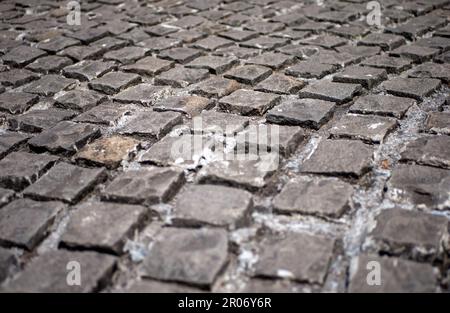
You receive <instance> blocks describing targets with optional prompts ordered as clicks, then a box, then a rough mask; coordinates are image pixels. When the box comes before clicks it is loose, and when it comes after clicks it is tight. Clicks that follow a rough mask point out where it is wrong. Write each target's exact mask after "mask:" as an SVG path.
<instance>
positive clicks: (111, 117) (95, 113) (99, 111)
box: [73, 102, 133, 126]
mask: <svg viewBox="0 0 450 313" xmlns="http://www.w3.org/2000/svg"><path fill="white" fill-rule="evenodd" d="M131 111H133V107H129V106H122V105H118V104H116V103H111V102H106V103H104V104H101V105H98V106H96V107H93V108H92V109H90V110H88V111H86V112H84V113H81V114H80V115H78V116H77V117H76V118H74V119H73V121H74V122H81V123H91V124H100V125H107V126H113V125H114V124H115V123H116V122H117V121H118V120H119V119H120V118H122V117H123V116H124V115H126V114H129V113H130V112H131Z"/></svg>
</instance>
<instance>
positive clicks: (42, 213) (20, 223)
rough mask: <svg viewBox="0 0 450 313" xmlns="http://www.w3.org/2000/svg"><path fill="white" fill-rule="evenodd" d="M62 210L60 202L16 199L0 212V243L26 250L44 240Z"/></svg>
mask: <svg viewBox="0 0 450 313" xmlns="http://www.w3.org/2000/svg"><path fill="white" fill-rule="evenodd" d="M63 208H64V205H63V204H62V203H60V202H55V201H51V202H37V201H32V200H29V199H17V200H15V201H13V202H11V203H9V204H8V205H6V206H5V207H3V208H2V209H1V210H0V226H1V227H0V243H1V244H2V245H6V246H16V247H20V248H25V249H27V250H32V249H34V248H35V247H36V246H37V245H38V244H39V242H41V241H42V239H44V238H45V237H46V236H47V234H48V232H49V227H51V225H52V224H53V222H54V221H55V219H56V217H57V215H58V213H59V212H61V211H62V210H63Z"/></svg>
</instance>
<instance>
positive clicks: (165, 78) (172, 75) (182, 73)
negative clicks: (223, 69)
mask: <svg viewBox="0 0 450 313" xmlns="http://www.w3.org/2000/svg"><path fill="white" fill-rule="evenodd" d="M208 77H209V71H208V70H205V69H193V68H187V67H183V66H176V67H174V68H173V69H171V70H169V71H167V72H164V73H162V74H161V75H159V76H158V77H157V78H156V80H155V83H156V84H158V85H169V86H172V87H175V88H184V87H187V86H189V85H192V84H195V83H199V82H201V81H202V80H205V79H207V78H208Z"/></svg>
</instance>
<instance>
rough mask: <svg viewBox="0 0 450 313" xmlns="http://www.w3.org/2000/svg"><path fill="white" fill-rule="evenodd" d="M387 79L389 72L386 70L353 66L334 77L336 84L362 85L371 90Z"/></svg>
mask: <svg viewBox="0 0 450 313" xmlns="http://www.w3.org/2000/svg"><path fill="white" fill-rule="evenodd" d="M386 79H387V72H386V71H385V70H384V69H377V68H370V67H364V66H352V67H349V68H347V69H345V70H344V71H342V72H341V73H339V74H336V75H334V76H333V81H335V82H340V83H351V84H361V85H363V86H364V87H365V88H369V89H371V88H373V87H375V86H376V85H377V84H378V83H380V82H381V81H383V80H386Z"/></svg>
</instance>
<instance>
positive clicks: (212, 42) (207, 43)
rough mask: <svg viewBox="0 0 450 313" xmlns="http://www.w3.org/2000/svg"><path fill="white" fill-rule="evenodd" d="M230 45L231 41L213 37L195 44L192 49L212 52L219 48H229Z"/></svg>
mask: <svg viewBox="0 0 450 313" xmlns="http://www.w3.org/2000/svg"><path fill="white" fill-rule="evenodd" d="M232 44H233V42H232V41H231V40H228V39H225V38H220V37H218V36H214V35H213V36H209V37H207V38H205V39H202V40H199V41H197V42H195V43H194V45H193V47H195V48H199V49H202V50H207V51H213V50H217V49H220V48H224V47H228V46H231V45H232Z"/></svg>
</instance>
